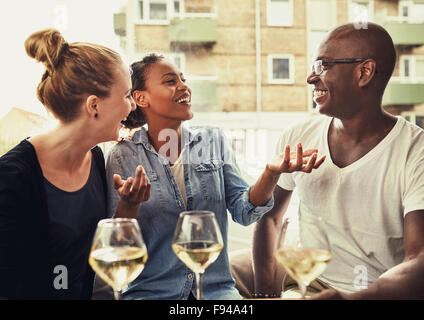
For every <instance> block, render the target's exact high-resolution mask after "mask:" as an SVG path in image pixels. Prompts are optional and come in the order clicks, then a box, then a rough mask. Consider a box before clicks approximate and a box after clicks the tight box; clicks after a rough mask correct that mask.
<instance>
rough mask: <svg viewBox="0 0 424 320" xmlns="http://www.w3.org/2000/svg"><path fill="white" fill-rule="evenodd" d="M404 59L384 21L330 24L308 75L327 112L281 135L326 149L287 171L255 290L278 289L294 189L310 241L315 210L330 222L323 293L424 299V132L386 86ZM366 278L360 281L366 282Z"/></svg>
mask: <svg viewBox="0 0 424 320" xmlns="http://www.w3.org/2000/svg"><path fill="white" fill-rule="evenodd" d="M395 62H396V53H395V49H394V46H393V42H392V39H391V38H390V36H389V34H388V33H387V32H386V31H385V30H384V29H383V28H382V27H380V26H378V25H376V24H371V23H369V24H368V29H356V28H355V26H354V25H353V24H347V25H343V26H340V27H338V28H336V29H335V30H333V31H332V32H330V34H329V35H328V37H327V38H326V39H325V40H324V41H323V43H322V44H321V45H320V47H319V49H318V55H317V58H316V60H315V62H314V64H313V71H312V73H311V74H310V75H309V77H308V78H307V82H308V83H309V84H311V85H313V86H314V100H315V102H316V104H317V109H318V111H319V112H320V113H321V114H322V115H319V116H317V117H315V118H314V119H312V120H310V121H308V122H306V123H301V124H297V125H294V126H293V127H291V128H290V129H288V130H286V131H285V132H284V134H283V135H282V137H281V139H280V141H279V143H278V147H277V153H282V152H283V149H282V147H283V146H285V145H286V144H289V145H293V144H296V143H298V142H299V141H301V142H302V144H303V146H304V147H305V148H316V149H318V150H319V152H322V153H323V154H324V155H325V156H326V160H325V162H324V163H323V164H322V166H321V168H320V169H319V170H316V171H314V172H312V173H310V174H308V175H305V174H302V173H292V174H283V175H282V176H281V177H280V180H279V182H278V187H277V188H276V190H275V192H274V198H275V205H274V208H273V209H272V210H271V211H269V212H268V213H267V214H266V215H265V216H264V217H263V218H262V219H261V220H260V221H259V222H258V223H257V226H256V228H255V233H254V244H253V259H254V271H255V291H256V293H257V294H259V295H261V294H272V293H275V294H279V292H271V291H272V289H271V288H273V287H274V283H273V282H274V281H275V280H274V275H275V269H276V262H275V259H274V258H273V250H274V243H275V238H276V235H277V232H278V230H279V228H280V227H281V222H282V217H283V215H284V213H285V211H286V208H287V206H288V203H289V201H290V197H291V194H292V190H294V189H295V188H297V192H298V195H299V228H300V230H301V234H302V235H303V237H304V239H302V241H304V245H305V246H307V247H313V246H314V238H313V236H312V235H311V233H308V228H309V227H310V226H309V225H308V222H307V221H308V219H307V218H308V216H310V215H314V216H317V215H318V216H321V217H322V218H323V220H324V221H325V222H326V226H327V230H328V236H329V241H330V244H331V250H332V253H333V259H332V261H331V263H330V264H329V266H328V268H327V270H326V271H325V272H324V273H323V274H322V275H321V276H320V277H319V280H320V283H321V284H323V287H326V286H328V287H330V288H333V289H329V290H325V291H323V292H321V293H319V294H317V295H315V296H314V297H313V298H317V299H337V298H346V299H416V298H421V299H422V298H424V276H423V275H424V131H423V130H422V129H420V128H419V127H417V126H415V125H413V124H411V123H409V122H407V121H405V120H404V119H403V118H401V117H394V116H392V115H389V114H388V113H386V112H384V111H383V110H382V107H381V101H382V96H383V93H384V89H385V87H386V85H387V82H388V81H389V79H390V77H391V74H392V72H393V69H394V65H395ZM358 280H360V281H358Z"/></svg>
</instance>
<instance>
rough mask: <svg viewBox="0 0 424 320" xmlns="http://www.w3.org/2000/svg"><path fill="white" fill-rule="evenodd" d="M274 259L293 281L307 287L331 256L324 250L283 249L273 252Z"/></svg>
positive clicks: (323, 268)
mask: <svg viewBox="0 0 424 320" xmlns="http://www.w3.org/2000/svg"><path fill="white" fill-rule="evenodd" d="M275 257H276V258H277V261H278V262H279V263H281V264H282V265H283V267H284V269H286V271H287V273H288V274H289V275H290V276H291V277H292V278H293V279H294V280H296V281H297V282H301V283H303V284H304V285H306V286H308V285H309V284H310V283H311V282H312V281H313V280H315V279H316V278H317V277H318V276H319V275H320V274H321V273H323V272H324V270H325V269H326V268H327V265H328V264H329V263H330V261H331V258H332V254H331V252H330V251H328V250H324V249H311V248H295V249H293V248H283V249H278V250H277V251H276V252H275Z"/></svg>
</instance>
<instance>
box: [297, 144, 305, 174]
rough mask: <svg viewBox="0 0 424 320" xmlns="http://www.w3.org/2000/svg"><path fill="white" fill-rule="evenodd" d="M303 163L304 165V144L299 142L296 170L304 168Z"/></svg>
mask: <svg viewBox="0 0 424 320" xmlns="http://www.w3.org/2000/svg"><path fill="white" fill-rule="evenodd" d="M302 163H303V147H302V144H301V143H300V142H299V143H298V144H297V156H296V168H297V169H300V168H302Z"/></svg>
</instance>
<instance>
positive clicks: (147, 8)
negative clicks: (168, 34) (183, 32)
mask: <svg viewBox="0 0 424 320" xmlns="http://www.w3.org/2000/svg"><path fill="white" fill-rule="evenodd" d="M183 11H184V0H139V1H138V12H139V16H138V18H139V20H140V23H143V24H168V23H169V19H170V18H172V17H175V16H177V17H180V16H181V15H182V14H183Z"/></svg>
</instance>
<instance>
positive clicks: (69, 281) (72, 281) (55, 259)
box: [44, 157, 106, 299]
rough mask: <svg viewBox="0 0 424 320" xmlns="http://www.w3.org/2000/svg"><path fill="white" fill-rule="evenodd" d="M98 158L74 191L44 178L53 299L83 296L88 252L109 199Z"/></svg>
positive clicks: (87, 270)
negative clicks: (86, 177) (103, 183)
mask: <svg viewBox="0 0 424 320" xmlns="http://www.w3.org/2000/svg"><path fill="white" fill-rule="evenodd" d="M96 166H97V164H96V161H95V160H94V157H93V160H92V161H91V170H90V175H89V177H88V180H87V182H86V184H85V185H84V186H83V187H82V188H81V189H79V190H77V191H75V192H67V191H64V190H61V189H59V188H57V187H56V186H54V185H53V184H51V183H50V182H49V181H48V180H47V179H44V186H45V189H46V195H47V208H48V212H49V220H50V227H49V233H48V235H47V247H48V252H49V266H50V271H51V272H50V274H51V277H52V278H51V283H52V285H53V288H54V290H53V297H52V298H53V299H83V297H84V286H85V282H86V277H87V274H88V273H89V272H90V269H88V268H90V266H89V265H88V256H89V253H90V248H91V242H92V240H93V236H94V232H95V230H96V226H97V222H98V221H99V220H100V219H102V218H104V215H105V212H106V199H105V195H104V192H103V189H102V188H99V186H101V185H102V177H101V175H100V171H99V170H97V167H96Z"/></svg>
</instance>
